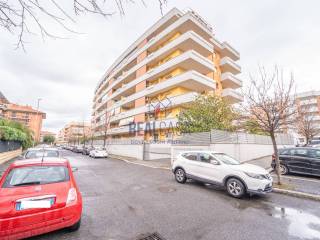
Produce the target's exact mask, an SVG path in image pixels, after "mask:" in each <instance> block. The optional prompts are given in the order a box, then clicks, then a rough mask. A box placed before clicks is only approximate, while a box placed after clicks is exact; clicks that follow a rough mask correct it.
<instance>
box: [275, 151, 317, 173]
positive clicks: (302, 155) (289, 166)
mask: <svg viewBox="0 0 320 240" xmlns="http://www.w3.org/2000/svg"><path fill="white" fill-rule="evenodd" d="M279 159H280V170H281V174H288V173H299V174H307V175H314V176H320V149H317V148H310V147H304V148H284V149H280V150H279ZM271 166H272V168H275V159H274V156H273V159H272V163H271Z"/></svg>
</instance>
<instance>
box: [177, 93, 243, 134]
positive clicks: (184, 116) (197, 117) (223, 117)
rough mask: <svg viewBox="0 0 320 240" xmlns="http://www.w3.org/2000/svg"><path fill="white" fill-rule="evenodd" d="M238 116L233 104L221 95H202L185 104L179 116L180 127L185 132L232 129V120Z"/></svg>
mask: <svg viewBox="0 0 320 240" xmlns="http://www.w3.org/2000/svg"><path fill="white" fill-rule="evenodd" d="M236 116H237V114H236V112H235V111H234V109H233V108H232V106H231V105H230V104H229V103H227V102H226V101H224V100H223V99H222V98H221V97H219V96H215V95H201V96H199V97H198V98H197V99H196V100H195V101H194V102H192V103H190V104H187V105H185V109H184V110H183V111H182V112H181V113H180V115H179V116H178V129H179V130H180V132H183V133H185V132H188V133H190V132H208V131H210V130H211V129H219V130H228V131H232V130H234V127H233V125H232V122H233V120H235V119H236Z"/></svg>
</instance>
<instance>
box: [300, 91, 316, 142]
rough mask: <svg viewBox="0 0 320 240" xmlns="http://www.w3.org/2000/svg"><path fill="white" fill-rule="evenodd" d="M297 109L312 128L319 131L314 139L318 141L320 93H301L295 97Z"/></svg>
mask: <svg viewBox="0 0 320 240" xmlns="http://www.w3.org/2000/svg"><path fill="white" fill-rule="evenodd" d="M296 103H297V105H298V106H297V107H298V108H300V109H301V110H302V111H303V113H304V114H305V116H306V117H308V118H309V120H310V121H311V123H313V126H314V127H315V128H317V129H319V134H318V135H317V136H316V138H319V139H320V91H309V92H302V93H299V94H297V96H296Z"/></svg>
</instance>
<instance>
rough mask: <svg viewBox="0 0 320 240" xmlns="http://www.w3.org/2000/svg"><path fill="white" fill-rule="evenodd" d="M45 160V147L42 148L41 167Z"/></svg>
mask: <svg viewBox="0 0 320 240" xmlns="http://www.w3.org/2000/svg"><path fill="white" fill-rule="evenodd" d="M43 158H44V146H42V158H41V165H42V163H43Z"/></svg>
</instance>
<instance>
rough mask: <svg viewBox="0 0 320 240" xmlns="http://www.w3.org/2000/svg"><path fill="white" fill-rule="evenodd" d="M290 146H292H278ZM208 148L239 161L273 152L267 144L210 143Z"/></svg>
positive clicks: (268, 154)
mask: <svg viewBox="0 0 320 240" xmlns="http://www.w3.org/2000/svg"><path fill="white" fill-rule="evenodd" d="M278 147H279V148H282V147H292V146H278ZM210 149H211V150H213V151H217V152H223V153H226V154H228V155H230V156H232V157H234V158H236V159H238V160H239V161H240V162H246V161H249V160H252V159H257V158H261V157H265V156H270V155H272V154H273V146H272V145H269V144H242V143H240V144H227V143H221V144H211V145H210Z"/></svg>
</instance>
